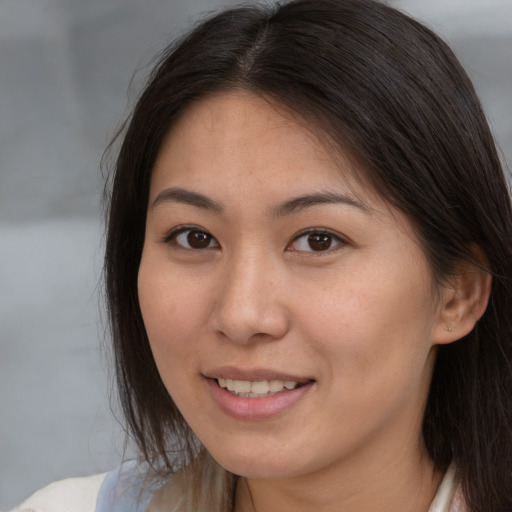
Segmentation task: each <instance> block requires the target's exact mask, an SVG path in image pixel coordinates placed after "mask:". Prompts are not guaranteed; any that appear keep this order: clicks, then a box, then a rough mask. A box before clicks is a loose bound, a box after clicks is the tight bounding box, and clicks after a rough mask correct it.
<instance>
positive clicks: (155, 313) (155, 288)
mask: <svg viewBox="0 0 512 512" xmlns="http://www.w3.org/2000/svg"><path fill="white" fill-rule="evenodd" d="M200 290H201V286H199V287H198V286H197V283H195V281H194V279H190V280H189V279H183V278H180V277H179V274H176V273H170V272H166V271H165V270H164V271H159V269H157V268H155V267H154V266H149V265H146V264H145V262H144V259H143V260H142V262H141V266H140V270H139V276H138V293H139V303H140V308H141V312H142V317H143V320H144V325H145V328H146V332H147V335H148V338H149V343H150V346H151V350H152V351H153V356H154V358H155V361H156V364H157V366H158V368H159V371H160V373H161V374H162V378H163V379H164V381H166V377H167V376H169V375H172V374H173V372H174V370H175V369H176V368H177V369H178V370H179V369H180V368H183V367H186V362H187V361H188V360H189V359H190V358H192V357H193V356H194V353H196V351H197V343H195V342H196V341H197V340H199V339H200V336H199V332H200V331H201V329H203V327H204V325H205V321H204V319H205V317H206V315H207V313H206V311H207V308H208V301H207V294H204V293H203V294H201V293H199V292H200Z"/></svg>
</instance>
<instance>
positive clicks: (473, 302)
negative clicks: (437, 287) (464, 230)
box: [433, 244, 492, 345]
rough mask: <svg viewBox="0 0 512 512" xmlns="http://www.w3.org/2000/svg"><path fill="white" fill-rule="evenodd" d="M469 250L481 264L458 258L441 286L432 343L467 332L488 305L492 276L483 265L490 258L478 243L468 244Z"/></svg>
mask: <svg viewBox="0 0 512 512" xmlns="http://www.w3.org/2000/svg"><path fill="white" fill-rule="evenodd" d="M470 250H471V255H472V256H473V258H474V260H475V261H476V262H477V263H479V264H480V265H481V267H483V268H480V267H478V266H475V265H473V264H471V263H469V262H466V261H461V262H460V263H459V265H458V266H457V268H456V269H455V272H454V274H453V275H452V276H450V277H449V278H448V280H447V282H446V283H445V284H444V285H443V286H442V288H441V301H440V305H439V316H438V321H437V324H436V326H435V329H434V333H433V334H434V335H433V343H434V344H440V345H443V344H447V343H452V342H453V341H456V340H459V339H460V338H462V337H464V336H466V334H468V333H470V332H471V331H472V330H473V328H474V327H475V324H476V323H477V321H478V320H479V319H480V318H481V317H482V315H483V314H484V312H485V310H486V308H487V304H488V302H489V296H490V293H491V283H492V277H491V274H490V273H489V272H488V271H487V270H484V269H485V268H488V265H489V262H488V260H487V257H486V256H485V253H484V252H483V251H482V249H481V248H480V247H479V246H478V245H476V244H471V246H470Z"/></svg>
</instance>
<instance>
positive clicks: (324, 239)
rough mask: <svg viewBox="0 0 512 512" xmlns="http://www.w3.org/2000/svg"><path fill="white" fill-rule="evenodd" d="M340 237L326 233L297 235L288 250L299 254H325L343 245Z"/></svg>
mask: <svg viewBox="0 0 512 512" xmlns="http://www.w3.org/2000/svg"><path fill="white" fill-rule="evenodd" d="M346 243H347V242H345V241H344V240H343V239H342V238H341V237H339V236H338V235H335V234H334V233H330V232H328V231H308V232H307V233H302V234H300V235H298V236H297V237H296V238H295V239H294V240H293V241H292V243H291V244H290V245H289V246H288V250H291V251H300V252H327V251H332V250H335V249H337V248H338V247H340V246H343V245H345V244H346Z"/></svg>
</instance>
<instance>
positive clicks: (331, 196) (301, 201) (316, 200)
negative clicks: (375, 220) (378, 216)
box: [273, 192, 372, 217]
mask: <svg viewBox="0 0 512 512" xmlns="http://www.w3.org/2000/svg"><path fill="white" fill-rule="evenodd" d="M321 204H345V205H348V206H353V207H355V208H358V209H360V210H361V211H363V212H365V213H370V212H371V210H372V209H371V208H370V207H369V206H368V205H367V204H365V203H363V202H362V201H358V200H356V199H354V198H352V197H350V196H347V195H345V194H339V193H336V192H316V193H313V194H306V195H303V196H299V197H296V198H294V199H290V200H289V201H285V202H284V203H281V204H279V205H278V206H277V207H276V208H274V210H273V214H274V216H275V217H282V216H284V215H289V214H291V213H295V212H298V211H300V210H305V209H306V208H311V207H313V206H318V205H321Z"/></svg>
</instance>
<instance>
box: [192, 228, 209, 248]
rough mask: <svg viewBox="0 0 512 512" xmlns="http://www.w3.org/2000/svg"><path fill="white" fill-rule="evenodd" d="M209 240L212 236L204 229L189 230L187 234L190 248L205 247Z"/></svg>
mask: <svg viewBox="0 0 512 512" xmlns="http://www.w3.org/2000/svg"><path fill="white" fill-rule="evenodd" d="M211 241H212V236H211V235H209V234H208V233H205V232H204V231H189V232H188V235H187V242H188V245H189V246H190V247H192V249H206V248H207V247H208V246H209V245H210V242H211Z"/></svg>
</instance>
